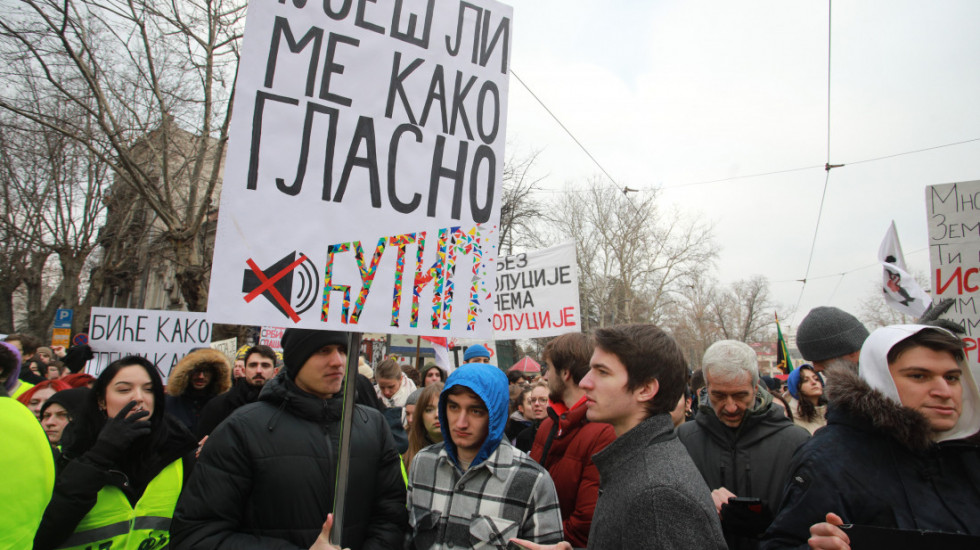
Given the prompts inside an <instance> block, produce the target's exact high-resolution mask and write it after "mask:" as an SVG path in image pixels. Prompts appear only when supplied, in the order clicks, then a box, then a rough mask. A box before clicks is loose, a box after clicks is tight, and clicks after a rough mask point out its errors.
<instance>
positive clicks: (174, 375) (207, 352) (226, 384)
mask: <svg viewBox="0 0 980 550" xmlns="http://www.w3.org/2000/svg"><path fill="white" fill-rule="evenodd" d="M203 366H207V367H211V371H212V372H211V385H210V387H211V388H212V389H213V390H214V394H215V395H218V394H220V393H224V392H226V391H228V389H229V388H231V362H230V361H228V358H227V357H225V354H224V353H221V352H220V351H218V350H215V349H210V348H203V349H199V350H194V351H192V352H190V353H188V354H187V355H185V356H184V358H183V359H181V360H180V361H179V362H178V363H177V365H176V366H174V368H173V370H172V371H170V378H169V379H168V381H167V393H168V394H169V395H173V396H175V397H176V396H179V395H181V394H183V393H184V392H185V391H186V390H187V388H188V387H190V377H191V372H192V371H193V370H194V369H195V368H197V367H203Z"/></svg>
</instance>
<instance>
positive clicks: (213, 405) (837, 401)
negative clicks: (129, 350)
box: [0, 307, 980, 550]
mask: <svg viewBox="0 0 980 550" xmlns="http://www.w3.org/2000/svg"><path fill="white" fill-rule="evenodd" d="M348 337H349V335H348V334H347V333H344V332H337V331H320V330H308V329H287V330H286V331H285V333H284V335H283V337H282V341H281V343H282V352H281V354H277V352H276V351H274V350H273V349H271V348H269V347H267V346H263V345H254V346H251V347H249V348H247V349H245V350H243V352H242V354H241V356H240V357H239V358H237V360H236V361H230V360H229V359H228V358H226V357H225V356H224V355H223V354H222V353H220V352H218V351H215V350H212V349H197V350H194V351H192V352H191V353H189V354H187V355H186V356H185V357H184V358H183V359H181V361H180V362H179V363H178V364H177V365H176V366H175V367H174V368H173V369H172V372H170V373H169V377H168V379H167V381H166V384H165V383H164V380H163V379H162V378H161V375H160V372H158V370H157V369H156V368H155V367H154V366H153V365H152V364H151V363H150V362H148V361H147V360H146V359H144V358H142V357H139V356H130V357H124V358H121V359H119V360H117V361H114V362H113V363H111V364H109V365H108V366H107V367H106V368H105V369H103V370H102V371H101V372H100V373H99V374H98V376H97V377H93V376H91V375H89V374H85V373H84V372H83V370H84V368H85V364H86V362H87V361H88V360H89V359H90V358H91V356H92V353H91V350H90V349H88V348H87V347H85V346H79V347H77V348H71V349H68V350H66V349H63V348H59V347H51V348H46V347H43V346H41V345H40V342H38V341H37V340H36V339H35V338H32V337H30V336H28V335H24V334H13V335H10V336H8V337H7V339H6V341H5V342H2V343H0V344H2V345H0V368H2V374H0V381H2V382H3V385H2V392H0V393H2V394H3V396H2V397H0V419H2V420H0V422H2V423H3V426H4V433H5V436H4V439H5V449H6V452H4V453H3V454H2V456H3V457H4V458H3V460H5V461H6V462H5V464H4V465H5V466H6V468H4V471H5V472H8V476H6V480H5V482H4V483H3V484H0V486H2V487H3V496H2V498H0V547H2V548H37V549H55V548H77V549H106V548H132V549H140V550H150V549H154V550H155V549H159V548H165V547H169V548H175V549H198V548H202V549H203V548H207V549H211V548H229V549H240V548H244V549H247V548H283V549H286V548H289V549H295V548H313V549H333V548H349V549H352V550H359V549H365V550H369V549H402V548H418V549H444V548H445V549H448V548H455V547H462V548H517V547H519V548H529V549H532V550H569V549H572V548H595V549H600V548H675V549H691V550H694V549H698V550H700V549H709V548H711V549H719V550H721V549H725V548H728V549H732V550H736V549H738V550H740V549H762V550H773V549H790V548H794V549H795V548H808V547H809V548H816V549H820V548H825V549H846V548H851V547H852V541H853V547H854V548H862V547H864V548H871V547H884V543H883V542H882V541H885V540H892V539H888V538H887V537H899V538H898V539H896V540H904V541H905V542H904V543H906V544H910V545H911V546H909V547H916V545H920V546H921V545H925V546H921V547H930V545H936V544H939V541H943V544H948V543H949V541H951V540H954V539H950V538H930V537H956V538H955V543H956V544H965V546H964V547H977V544H980V523H978V522H977V521H976V519H977V518H978V517H980V435H978V432H980V390H978V387H977V383H976V381H975V380H974V377H973V373H972V372H971V370H970V368H969V366H968V363H967V361H966V356H965V352H964V344H963V341H962V340H961V339H960V338H959V337H958V336H957V335H956V334H954V333H953V332H950V331H949V330H947V329H946V328H942V327H938V326H934V325H930V324H922V325H896V326H888V327H884V328H880V329H877V330H875V331H874V332H872V333H870V334H869V332H868V330H867V329H866V328H865V327H864V326H863V325H862V324H861V323H860V321H858V320H857V319H856V318H855V317H853V316H852V315H850V314H848V313H846V312H844V311H842V310H840V309H837V308H829V307H821V308H816V309H814V310H812V311H811V312H810V313H809V314H808V315H807V316H806V318H805V319H804V320H803V321H802V322H801V324H800V325H799V327H798V331H797V346H798V347H799V350H800V352H801V353H802V355H803V356H804V358H805V359H806V360H807V363H805V364H803V365H801V366H799V367H797V368H796V369H794V370H793V371H791V372H790V373H789V375H788V377H785V381H783V380H780V379H773V378H771V377H767V376H762V375H761V374H760V371H759V366H758V363H759V362H758V359H757V356H756V353H755V351H754V350H753V349H752V348H751V347H749V346H748V345H746V344H745V343H742V342H737V341H732V340H723V341H719V342H715V343H714V344H712V345H711V346H710V347H709V348H708V349H707V350H706V352H705V353H704V356H703V358H702V360H701V368H700V369H699V370H697V371H695V372H692V371H691V370H689V368H688V365H687V362H686V361H685V359H684V356H683V354H682V353H681V350H680V349H679V347H678V346H677V344H676V342H675V341H674V340H673V339H672V338H671V336H670V335H669V334H667V333H665V332H664V331H663V330H661V329H660V328H658V327H656V326H654V325H650V324H636V325H624V326H615V327H606V328H600V329H597V330H595V331H593V332H591V333H589V334H582V333H571V334H565V335H562V336H559V337H556V338H553V339H551V340H549V341H548V342H547V344H546V345H545V347H544V349H543V352H542V357H541V359H542V365H541V371H540V372H534V371H527V370H525V369H522V370H510V371H505V370H503V369H502V368H500V367H499V366H498V365H494V364H493V363H492V362H491V358H492V354H491V353H490V351H489V350H488V349H487V348H486V347H484V346H480V345H473V346H469V347H468V348H467V349H466V350H465V353H464V357H463V358H464V363H463V364H461V365H459V366H458V367H456V368H452V369H446V368H443V367H442V366H439V365H436V364H434V363H428V364H425V365H424V366H423V367H422V368H421V369H416V368H414V367H412V366H409V365H401V364H399V363H398V362H397V361H396V360H394V359H393V358H388V359H385V360H382V361H379V362H378V364H377V365H375V366H373V367H372V366H371V365H370V364H368V362H367V361H366V358H365V357H363V356H362V357H360V358H359V359H360V361H359V368H358V369H357V371H356V372H353V371H352V372H350V373H347V366H348V357H347V356H348V354H349V353H353V352H354V351H353V350H348V345H349V338H348ZM449 371H451V372H449ZM347 391H352V392H354V393H353V396H352V398H351V399H353V401H354V402H355V405H354V407H353V409H349V408H346V406H345V399H344V398H345V396H349V395H350V394H348V393H346V392H347ZM345 421H348V422H349V425H350V431H349V433H348V434H349V443H348V447H347V449H348V450H349V460H344V459H343V457H342V456H341V454H340V450H341V440H342V438H343V436H344V433H343V432H344V430H343V426H344V423H345ZM342 474H344V475H346V476H347V478H346V480H347V491H346V493H345V494H344V495H343V496H344V498H343V506H342V510H343V512H342V515H339V516H338V517H336V518H335V517H334V515H333V512H334V508H335V504H336V501H337V494H336V493H337V487H338V480H339V478H338V475H342ZM341 485H342V484H341ZM335 519H336V521H335ZM912 533H914V534H915V535H916V536H917V537H920V538H913V537H911V536H910V535H911V534H912ZM903 536H905V538H904V539H903V538H902V537H903ZM974 537H976V538H974ZM861 541H865V542H861ZM338 544H339V545H338ZM862 544H864V546H862Z"/></svg>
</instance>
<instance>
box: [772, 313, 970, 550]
mask: <svg viewBox="0 0 980 550" xmlns="http://www.w3.org/2000/svg"><path fill="white" fill-rule="evenodd" d="M963 349H964V344H963V341H962V340H960V339H959V338H957V337H956V336H954V335H953V334H952V333H950V332H948V331H946V330H944V329H940V328H935V327H929V326H924V325H895V326H889V327H883V328H879V329H878V330H876V331H874V332H873V333H871V336H869V337H868V339H867V341H865V342H864V346H863V347H862V348H861V359H860V365H861V368H860V372H859V374H855V373H854V372H852V371H850V370H849V369H842V368H836V369H832V370H830V371H828V384H827V388H828V392H829V398H830V406H829V412H828V413H827V426H825V427H823V428H821V429H819V430H817V433H816V434H814V436H813V439H811V440H810V441H808V442H807V443H806V444H804V445H803V447H801V448H800V450H799V452H797V453H796V456H794V457H793V464H792V470H791V471H792V474H791V477H790V481H789V484H788V485H787V487H786V491H785V495H784V497H783V502H782V507H781V509H780V511H779V515H778V516H776V519H775V521H773V523H772V526H771V527H770V528H769V531H767V532H766V540H765V542H764V543H763V546H762V547H763V548H764V549H766V550H777V549H784V548H794V549H801V550H802V549H804V548H807V547H809V548H832V549H838V550H846V549H847V548H850V537H849V536H848V534H847V533H845V532H844V530H842V529H841V528H840V525H841V524H843V523H848V524H852V525H854V526H855V527H859V526H860V527H865V526H870V527H879V528H888V529H901V530H910V531H920V530H922V531H941V532H947V533H960V534H969V535H973V536H980V522H978V521H977V518H978V517H980V445H978V441H977V433H978V430H980V391H978V389H977V384H976V382H975V380H974V378H973V375H972V373H971V371H970V367H969V365H968V364H967V362H966V356H965V354H964V351H963ZM851 534H852V535H853V534H854V533H853V532H851ZM905 539H906V540H909V541H910V545H911V544H914V545H915V547H916V548H928V547H931V546H929V545H928V543H927V542H926V541H925V540H924V539H921V537H918V536H913V537H905ZM963 543H964V544H967V541H963ZM867 547H869V548H878V547H880V548H885V547H890V545H888V544H884V543H879V544H874V543H871V545H870V546H867ZM937 547H938V546H937ZM972 547H973V548H976V547H977V546H976V543H975V542H974V543H973V546H972Z"/></svg>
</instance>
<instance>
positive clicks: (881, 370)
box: [825, 325, 980, 451]
mask: <svg viewBox="0 0 980 550" xmlns="http://www.w3.org/2000/svg"><path fill="white" fill-rule="evenodd" d="M926 328H929V329H936V330H943V329H937V328H936V327H927V326H923V325H896V326H890V327H884V328H880V329H878V330H876V331H874V332H873V333H872V334H871V336H869V337H868V339H867V340H866V341H865V343H864V347H863V348H862V349H861V361H860V370H859V372H860V374H855V373H854V372H853V371H851V370H848V369H845V368H833V369H828V370H827V371H826V373H825V374H826V376H827V387H826V392H827V398H828V400H829V402H830V404H829V407H828V408H829V410H830V411H834V412H837V411H839V412H843V413H845V414H847V415H848V416H852V417H854V418H856V419H859V420H865V421H867V422H869V423H870V424H871V426H872V427H873V428H874V429H875V430H880V431H882V432H884V433H888V434H889V435H891V436H892V437H893V438H895V440H897V441H898V442H899V443H901V444H902V445H904V446H906V447H908V448H909V449H912V450H916V451H921V450H925V449H927V448H929V447H930V446H931V445H933V444H934V443H939V442H941V441H949V440H957V439H966V438H968V437H970V436H973V435H974V434H976V433H977V432H978V431H980V391H978V389H977V385H976V382H975V381H974V378H973V374H972V373H971V372H970V368H969V366H968V365H964V366H963V367H964V368H963V376H962V379H961V380H962V381H961V384H962V386H963V407H962V412H961V414H960V419H959V421H958V422H957V423H956V426H955V427H953V429H951V430H948V431H946V432H942V433H939V434H937V433H935V432H933V431H932V429H931V428H930V426H929V422H928V421H927V420H926V418H925V417H924V416H923V415H922V414H920V413H919V412H917V411H915V410H912V409H909V408H906V407H903V406H902V404H901V401H900V400H899V397H898V389H897V387H896V386H895V381H894V380H893V379H892V377H891V373H890V371H889V370H888V360H887V355H888V351H889V350H890V349H891V348H892V347H893V346H894V345H895V344H897V343H898V342H900V341H902V340H904V339H905V338H908V337H909V336H911V335H913V334H915V333H917V332H919V331H920V330H923V329H926Z"/></svg>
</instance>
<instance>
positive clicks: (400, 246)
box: [208, 0, 512, 337]
mask: <svg viewBox="0 0 980 550" xmlns="http://www.w3.org/2000/svg"><path fill="white" fill-rule="evenodd" d="M248 9H249V11H248V21H247V23H246V27H245V39H244V43H243V52H242V61H241V65H240V68H239V73H238V81H237V84H236V91H235V102H234V118H233V120H232V123H231V138H230V141H229V146H228V147H229V148H228V158H227V162H226V163H225V174H224V178H225V179H224V183H223V187H222V193H221V205H220V214H219V221H218V231H217V237H216V239H217V240H216V244H215V253H214V266H213V269H212V277H211V287H210V293H209V302H208V318H209V319H210V320H211V321H213V322H226V323H236V324H254V325H277V326H301V327H306V328H332V329H341V330H344V329H346V330H359V331H362V332H368V331H375V332H386V333H402V334H430V335H443V336H447V335H449V336H455V335H465V336H470V337H481V336H482V337H486V336H489V335H490V332H491V323H490V315H491V313H492V307H491V305H490V301H491V300H492V292H493V277H494V267H495V266H494V264H495V262H496V249H497V224H498V223H499V217H500V212H499V202H500V195H501V176H502V170H503V160H504V141H505V136H506V127H505V122H506V120H505V119H506V117H505V114H506V111H507V89H508V86H507V85H508V70H509V63H510V41H511V12H512V10H511V8H510V7H508V6H504V5H502V4H499V3H496V2H492V1H489V0H475V1H459V0H405V1H398V2H378V3H373V2H356V3H355V2H300V1H299V0H284V1H281V2H274V1H261V2H260V1H253V2H250V4H249V8H248Z"/></svg>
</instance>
